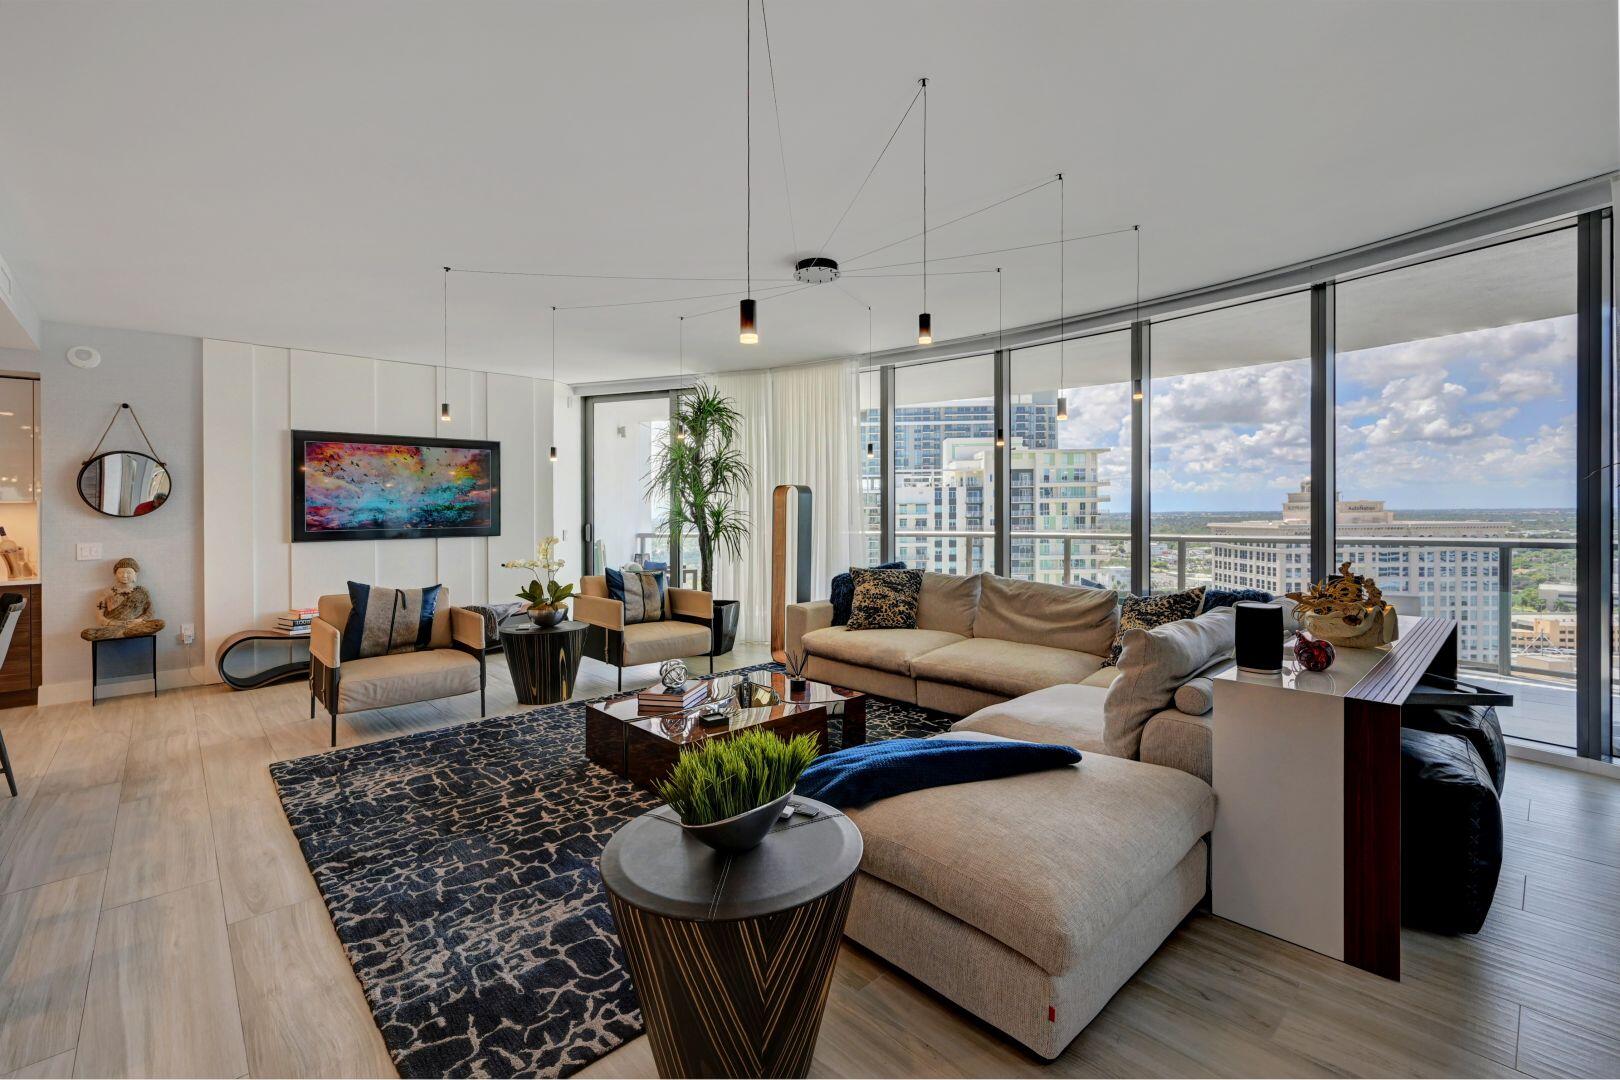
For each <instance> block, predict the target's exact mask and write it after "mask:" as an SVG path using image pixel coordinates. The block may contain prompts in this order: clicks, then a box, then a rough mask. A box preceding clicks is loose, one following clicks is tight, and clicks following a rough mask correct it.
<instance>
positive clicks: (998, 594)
mask: <svg viewBox="0 0 1620 1080" xmlns="http://www.w3.org/2000/svg"><path fill="white" fill-rule="evenodd" d="M1117 599H1118V597H1117V596H1116V595H1115V593H1114V590H1112V589H1071V588H1069V587H1068V586H1066V585H1048V584H1045V583H1043V582H1038V581H1015V580H1013V579H1012V578H1004V577H996V576H995V575H993V574H984V575H982V581H981V583H980V586H979V613H978V615H977V616H975V618H974V620H973V636H974V637H982V638H999V639H1000V640H1002V641H1018V642H1023V643H1024V644H1027V645H1046V646H1049V647H1051V648H1054V649H1067V650H1069V651H1070V652H1083V653H1091V654H1092V655H1094V656H1107V655H1108V650H1109V649H1110V648H1111V647H1112V646H1113V644H1114V633H1115V629H1116V627H1117V626H1118V621H1119V614H1118V612H1117V611H1116V610H1115V605H1116V601H1117Z"/></svg>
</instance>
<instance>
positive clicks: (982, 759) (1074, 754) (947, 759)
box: [794, 739, 1080, 806]
mask: <svg viewBox="0 0 1620 1080" xmlns="http://www.w3.org/2000/svg"><path fill="white" fill-rule="evenodd" d="M1079 760H1080V751H1078V750H1076V749H1074V748H1073V747H1069V746H1054V745H1051V744H1049V743H1031V742H1007V741H1001V740H997V741H995V742H989V741H980V740H978V739H890V740H889V741H887V742H877V743H867V744H866V745H865V746H852V747H850V748H849V749H848V750H840V751H838V752H837V753H834V754H824V755H822V756H821V757H819V758H817V759H816V760H815V761H813V762H811V763H810V767H809V768H807V769H805V770H804V772H802V773H800V774H799V782H798V784H797V785H796V786H795V788H794V791H795V793H796V794H798V795H803V796H804V797H805V798H808V799H818V800H820V801H821V802H824V803H827V804H829V805H831V806H860V805H862V804H864V803H869V802H872V801H873V800H876V799H886V798H888V797H889V796H890V795H903V794H905V793H906V792H908V791H919V790H921V789H923V788H931V787H944V786H945V785H946V784H965V783H968V782H969V781H972V780H996V779H999V778H1001V777H1003V776H1017V775H1019V774H1020V773H1027V772H1038V771H1039V770H1041V769H1052V768H1056V767H1057V766H1059V765H1073V764H1074V763H1075V762H1077V761H1079Z"/></svg>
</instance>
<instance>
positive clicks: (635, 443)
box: [583, 391, 696, 574]
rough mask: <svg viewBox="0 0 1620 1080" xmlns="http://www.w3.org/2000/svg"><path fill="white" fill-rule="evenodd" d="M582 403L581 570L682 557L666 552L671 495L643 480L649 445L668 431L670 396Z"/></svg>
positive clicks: (662, 564)
mask: <svg viewBox="0 0 1620 1080" xmlns="http://www.w3.org/2000/svg"><path fill="white" fill-rule="evenodd" d="M584 402H585V422H584V435H585V440H584V441H585V484H584V491H585V516H584V522H585V530H584V532H585V551H584V564H583V565H584V566H585V567H586V568H587V570H586V572H587V573H591V574H600V573H602V571H603V570H604V569H606V568H607V567H610V566H611V567H614V568H618V567H621V566H624V565H625V564H626V563H637V564H639V565H641V566H644V567H647V568H649V569H663V568H669V567H671V566H672V564H679V563H680V561H681V560H680V559H678V558H675V559H672V558H671V552H670V543H669V529H668V515H669V495H668V493H667V492H662V491H648V487H647V479H648V477H649V476H650V474H651V471H652V462H653V454H654V451H655V449H656V448H657V447H658V445H659V444H660V443H661V442H663V440H664V439H666V438H668V436H669V431H670V416H671V410H672V409H673V407H674V403H675V397H674V395H672V394H670V393H668V392H665V391H657V392H653V393H646V394H610V395H602V396H597V397H587V398H585V399H584ZM689 565H692V566H694V567H695V566H696V564H695V563H691V562H689ZM678 570H679V568H678V565H677V566H676V572H677V573H678Z"/></svg>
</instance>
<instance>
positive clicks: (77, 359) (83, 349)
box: [67, 345, 101, 368]
mask: <svg viewBox="0 0 1620 1080" xmlns="http://www.w3.org/2000/svg"><path fill="white" fill-rule="evenodd" d="M67 360H68V363H70V364H72V365H73V366H74V367H76V368H93V367H95V366H96V365H97V364H99V363H101V354H100V353H99V352H97V351H96V350H95V349H92V348H91V347H90V346H88V345H75V346H73V348H71V349H69V350H68V351H67Z"/></svg>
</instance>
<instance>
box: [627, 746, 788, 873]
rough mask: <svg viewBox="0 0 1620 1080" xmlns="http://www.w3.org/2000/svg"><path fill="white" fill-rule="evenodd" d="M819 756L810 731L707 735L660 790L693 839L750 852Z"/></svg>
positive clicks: (726, 850)
mask: <svg viewBox="0 0 1620 1080" xmlns="http://www.w3.org/2000/svg"><path fill="white" fill-rule="evenodd" d="M815 756H816V740H815V738H814V737H813V736H810V735H798V736H795V737H794V738H792V739H782V738H781V737H780V736H777V735H775V734H773V733H771V732H769V731H745V732H743V733H742V734H740V735H737V736H736V737H734V738H730V739H708V740H705V741H704V742H703V743H702V745H700V746H698V747H696V748H695V749H693V750H690V751H688V752H687V753H685V754H682V755H681V757H680V760H678V761H677V762H676V763H675V767H674V768H673V769H671V770H670V773H669V776H668V777H666V778H665V779H664V780H663V781H662V782H661V783H659V785H658V794H659V795H660V796H661V797H662V798H663V799H664V801H665V802H667V803H669V805H670V808H671V809H673V810H674V811H675V812H676V813H677V814H679V815H680V816H681V827H682V828H683V829H685V830H686V831H687V832H688V833H689V834H691V836H692V837H693V838H694V839H697V840H700V841H702V842H703V843H705V844H707V845H708V846H709V847H712V848H714V849H715V850H716V851H720V852H724V853H726V854H737V853H740V852H744V851H751V850H752V849H754V848H756V847H758V846H759V845H760V843H761V842H762V841H764V839H765V836H766V834H767V833H769V832H770V831H771V823H772V822H774V821H775V820H776V819H777V817H778V816H779V815H780V814H781V812H782V807H783V806H784V805H786V803H787V801H788V798H789V797H790V796H791V795H792V794H793V785H794V784H795V783H797V782H798V779H799V774H800V773H802V772H803V771H804V770H805V767H806V766H808V765H809V764H810V762H811V761H813V760H814V759H815Z"/></svg>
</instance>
